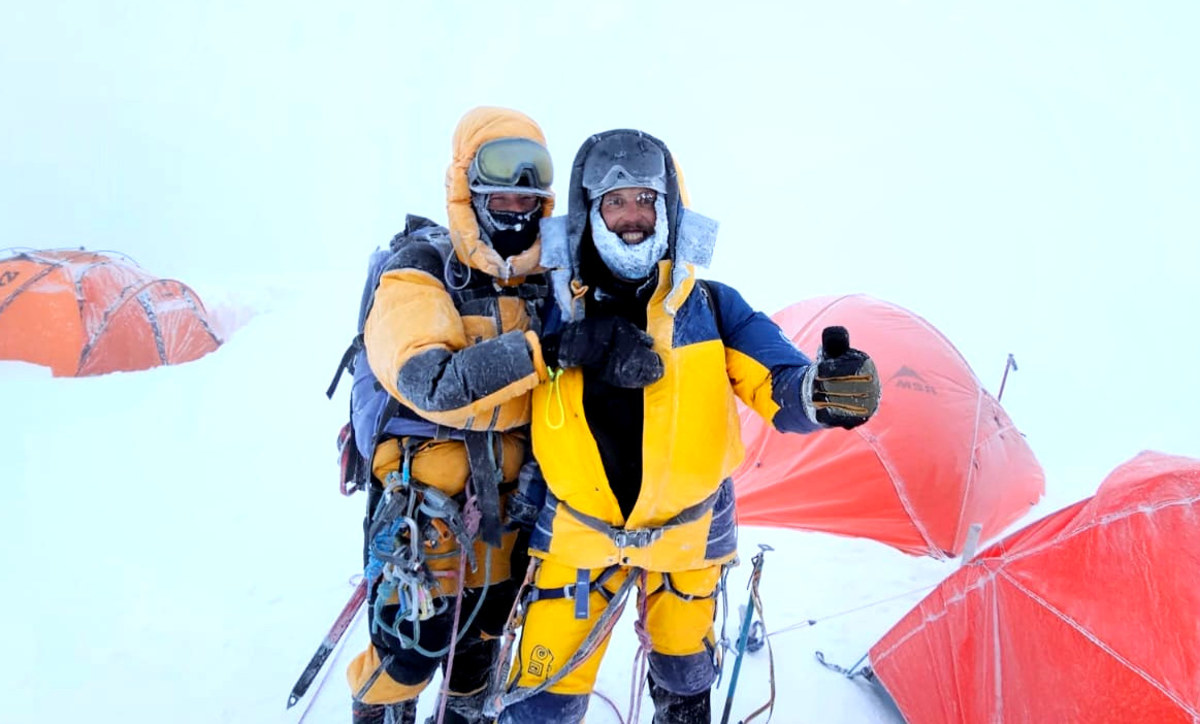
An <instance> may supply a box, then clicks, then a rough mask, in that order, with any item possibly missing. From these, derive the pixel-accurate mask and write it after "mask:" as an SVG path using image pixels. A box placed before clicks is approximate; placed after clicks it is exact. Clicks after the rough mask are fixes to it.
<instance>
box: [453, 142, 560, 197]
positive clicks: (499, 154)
mask: <svg viewBox="0 0 1200 724" xmlns="http://www.w3.org/2000/svg"><path fill="white" fill-rule="evenodd" d="M469 175H470V177H471V190H472V191H475V192H478V193H528V194H535V195H537V196H551V195H552V194H551V193H550V190H549V189H550V184H552V183H553V182H554V166H553V164H551V162H550V152H549V151H547V150H546V147H545V146H543V145H542V144H540V143H538V142H537V141H532V140H530V139H528V138H497V139H495V140H492V141H488V142H487V143H485V144H483V145H482V146H480V147H479V150H478V151H476V152H475V158H474V159H472V161H471V168H470V171H469ZM522 182H524V183H522Z"/></svg>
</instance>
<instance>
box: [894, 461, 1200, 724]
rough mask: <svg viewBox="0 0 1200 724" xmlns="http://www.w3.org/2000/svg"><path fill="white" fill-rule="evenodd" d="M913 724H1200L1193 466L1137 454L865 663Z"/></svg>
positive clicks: (958, 576)
mask: <svg viewBox="0 0 1200 724" xmlns="http://www.w3.org/2000/svg"><path fill="white" fill-rule="evenodd" d="M871 662H872V666H873V668H874V670H875V673H876V674H877V675H878V676H879V678H880V679H881V680H882V681H883V684H884V685H885V686H886V687H887V689H888V691H889V692H891V694H892V696H893V697H894V698H895V700H896V703H897V704H898V705H899V707H900V709H901V711H902V712H903V713H904V715H905V717H906V718H907V719H908V720H909V721H912V722H921V723H922V724H934V723H936V722H956V723H957V722H1032V723H1038V722H1045V723H1046V724H1061V722H1155V724H1164V723H1167V722H1179V723H1183V722H1188V723H1189V724H1194V723H1195V722H1197V721H1200V460H1194V459H1191V458H1183V457H1173V456H1169V455H1163V454H1161V453H1150V452H1145V453H1142V454H1140V455H1138V456H1137V457H1135V458H1134V459H1133V460H1131V461H1129V462H1127V463H1125V464H1124V465H1121V466H1120V467H1118V468H1117V469H1116V470H1115V471H1113V472H1112V473H1111V474H1110V475H1109V476H1108V478H1107V479H1105V481H1104V482H1103V483H1102V484H1101V485H1100V489H1099V491H1097V493H1096V495H1095V496H1094V497H1092V498H1088V499H1087V500H1083V501H1080V502H1079V503H1076V504H1075V505H1072V506H1070V507H1068V508H1065V509H1063V510H1060V511H1058V512H1057V513H1053V514H1051V515H1049V516H1047V517H1045V518H1043V519H1041V520H1039V521H1038V522H1036V523H1034V524H1033V525H1030V526H1028V527H1026V528H1024V529H1022V530H1020V531H1018V532H1017V533H1014V534H1013V535H1011V536H1009V537H1007V538H1005V539H1004V540H1003V541H1001V542H999V543H997V544H996V545H993V546H991V547H990V548H988V549H987V550H985V551H983V553H981V554H980V555H979V556H978V557H977V558H975V559H973V560H972V561H971V562H970V563H969V564H968V565H966V566H963V567H962V568H960V569H959V570H958V571H956V572H955V573H954V574H953V575H951V576H950V578H948V579H946V580H945V581H944V582H943V583H942V584H941V585H940V586H939V587H938V588H937V589H935V590H934V591H933V593H931V594H930V595H929V596H928V597H927V598H925V600H923V601H922V602H921V603H920V604H918V606H917V607H916V608H915V609H913V610H912V611H911V612H910V613H909V614H908V615H907V616H905V618H904V619H903V620H901V621H900V623H898V624H897V625H896V626H895V628H893V629H892V630H891V631H889V632H888V633H887V634H886V635H885V636H884V637H883V639H882V640H880V641H879V643H877V644H876V645H875V646H874V647H873V648H872V649H871Z"/></svg>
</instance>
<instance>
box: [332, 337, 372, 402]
mask: <svg viewBox="0 0 1200 724" xmlns="http://www.w3.org/2000/svg"><path fill="white" fill-rule="evenodd" d="M362 347H363V336H362V334H358V335H355V337H354V339H353V340H352V341H351V342H350V346H349V347H347V348H346V351H345V352H343V353H342V361H341V362H339V363H338V367H337V371H335V372H334V373H333V381H332V382H330V383H329V388H328V389H326V390H325V397H327V398H329V399H331V400H332V399H333V393H335V392H337V388H338V383H339V382H341V381H342V373H343V372H345V371H346V370H350V374H354V357H355V356H356V355H358V351H359V350H360V349H362Z"/></svg>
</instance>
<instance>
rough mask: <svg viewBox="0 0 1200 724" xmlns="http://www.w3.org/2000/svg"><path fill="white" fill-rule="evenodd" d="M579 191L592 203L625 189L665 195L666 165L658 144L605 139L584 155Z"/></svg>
mask: <svg viewBox="0 0 1200 724" xmlns="http://www.w3.org/2000/svg"><path fill="white" fill-rule="evenodd" d="M583 187H584V188H585V189H587V190H588V195H589V196H590V198H592V199H597V198H599V197H601V196H603V195H604V194H606V193H608V192H609V191H614V190H616V189H627V188H648V189H654V190H655V191H657V192H659V193H660V194H665V193H666V192H667V161H666V157H665V156H664V155H663V152H662V149H661V148H659V147H658V144H656V143H654V142H653V141H650V140H648V139H646V138H644V137H643V136H641V135H640V134H634V133H620V134H614V135H611V136H605V137H604V138H602V139H600V141H598V142H597V143H596V145H595V146H592V149H591V150H590V151H588V155H587V160H585V161H584V163H583Z"/></svg>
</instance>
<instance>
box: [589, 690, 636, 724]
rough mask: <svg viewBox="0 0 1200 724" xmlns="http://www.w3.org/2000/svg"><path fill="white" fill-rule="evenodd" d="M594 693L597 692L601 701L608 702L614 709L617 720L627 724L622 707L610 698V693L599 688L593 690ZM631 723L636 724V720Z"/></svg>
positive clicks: (621, 723) (609, 706)
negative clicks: (622, 714)
mask: <svg viewBox="0 0 1200 724" xmlns="http://www.w3.org/2000/svg"><path fill="white" fill-rule="evenodd" d="M592 693H593V694H595V695H596V696H598V697H600V701H602V702H604V703H605V704H608V708H610V709H612V710H613V714H614V715H615V716H616V717H617V721H618V722H619V723H620V724H625V719H623V718H622V717H621V709H620V707H618V706H617V703H616V702H615V701H613V700H612V699H610V698H608V695H607V694H605V693H604V692H603V691H600V690H599V689H595V690H593V691H592ZM631 724H636V722H632V723H631Z"/></svg>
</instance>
